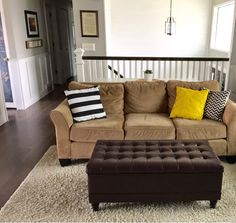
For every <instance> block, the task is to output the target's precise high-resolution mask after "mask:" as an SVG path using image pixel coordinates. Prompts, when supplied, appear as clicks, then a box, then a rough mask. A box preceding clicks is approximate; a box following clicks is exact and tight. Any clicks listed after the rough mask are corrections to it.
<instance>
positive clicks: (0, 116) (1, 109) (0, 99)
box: [0, 78, 8, 126]
mask: <svg viewBox="0 0 236 223" xmlns="http://www.w3.org/2000/svg"><path fill="white" fill-rule="evenodd" d="M7 121H8V115H7V110H6V106H5V97H4V93H3V85H2V79H1V78H0V126H1V125H3V124H4V123H5V122H7Z"/></svg>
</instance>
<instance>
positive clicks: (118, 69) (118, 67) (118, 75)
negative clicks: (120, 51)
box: [117, 60, 120, 79]
mask: <svg viewBox="0 0 236 223" xmlns="http://www.w3.org/2000/svg"><path fill="white" fill-rule="evenodd" d="M117 72H118V74H117V78H118V79H120V61H119V60H117Z"/></svg>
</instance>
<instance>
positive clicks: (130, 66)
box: [129, 60, 132, 78]
mask: <svg viewBox="0 0 236 223" xmlns="http://www.w3.org/2000/svg"><path fill="white" fill-rule="evenodd" d="M129 78H132V60H130V61H129Z"/></svg>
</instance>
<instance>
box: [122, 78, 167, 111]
mask: <svg viewBox="0 0 236 223" xmlns="http://www.w3.org/2000/svg"><path fill="white" fill-rule="evenodd" d="M164 112H167V92H166V83H165V82H164V81H160V80H155V81H151V82H149V81H128V82H126V83H125V113H126V114H129V113H164Z"/></svg>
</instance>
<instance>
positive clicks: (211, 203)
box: [210, 200, 217, 208]
mask: <svg viewBox="0 0 236 223" xmlns="http://www.w3.org/2000/svg"><path fill="white" fill-rule="evenodd" d="M216 203H217V200H213V201H210V208H216Z"/></svg>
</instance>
